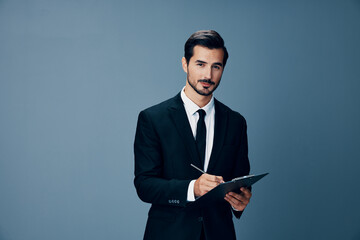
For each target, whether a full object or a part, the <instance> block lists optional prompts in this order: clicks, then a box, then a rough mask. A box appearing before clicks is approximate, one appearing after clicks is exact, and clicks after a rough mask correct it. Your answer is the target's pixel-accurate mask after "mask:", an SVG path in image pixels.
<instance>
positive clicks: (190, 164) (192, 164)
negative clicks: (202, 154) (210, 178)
mask: <svg viewBox="0 0 360 240" xmlns="http://www.w3.org/2000/svg"><path fill="white" fill-rule="evenodd" d="M190 165H191V166H192V167H193V168H195V169H196V170H199V171H200V172H202V173H204V174H205V173H206V172H204V171H203V170H201V169H200V168H198V167H197V166H195V165H194V164H192V163H191V164H190Z"/></svg>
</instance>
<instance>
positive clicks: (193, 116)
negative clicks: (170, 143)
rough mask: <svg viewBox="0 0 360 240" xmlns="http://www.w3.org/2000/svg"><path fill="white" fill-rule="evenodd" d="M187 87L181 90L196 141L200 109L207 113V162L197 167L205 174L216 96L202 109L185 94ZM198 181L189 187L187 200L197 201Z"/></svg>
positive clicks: (210, 146) (206, 160)
mask: <svg viewBox="0 0 360 240" xmlns="http://www.w3.org/2000/svg"><path fill="white" fill-rule="evenodd" d="M184 89H185V87H184V88H183V89H182V90H181V99H182V101H183V102H184V108H185V111H186V115H187V118H188V120H189V123H190V126H191V131H192V133H193V136H194V138H195V139H196V128H197V122H198V120H199V113H198V112H197V111H198V110H199V109H203V110H204V111H205V112H206V115H205V119H204V121H205V125H206V148H205V161H204V166H197V167H199V168H203V169H204V172H206V171H207V168H208V166H209V160H210V155H211V150H212V147H213V143H214V126H215V106H214V96H212V98H211V100H210V102H209V103H208V104H206V105H205V106H204V107H202V108H200V107H199V106H198V105H196V104H195V103H194V102H193V101H191V100H190V98H188V97H187V96H186V94H185V91H184ZM195 181H196V180H192V181H191V182H190V184H189V187H188V194H187V200H188V201H195V194H194V184H195Z"/></svg>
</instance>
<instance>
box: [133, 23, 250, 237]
mask: <svg viewBox="0 0 360 240" xmlns="http://www.w3.org/2000/svg"><path fill="white" fill-rule="evenodd" d="M227 58H228V53H227V50H226V48H225V46H224V41H223V39H222V38H221V36H220V35H219V34H218V33H217V32H215V31H212V30H210V31H198V32H195V33H194V34H192V35H191V36H190V38H189V39H188V40H187V42H186V43H185V56H184V57H183V58H182V67H183V69H184V71H185V73H186V74H187V80H186V85H185V87H184V88H183V89H182V91H181V92H180V93H179V94H177V95H176V96H175V97H173V98H171V99H169V100H167V101H164V102H162V103H160V104H158V105H155V106H153V107H150V108H148V109H146V110H144V111H142V112H140V114H139V118H138V124H137V129H136V136H135V143H134V152H135V179H134V183H135V187H136V190H137V193H138V195H139V197H140V199H141V200H143V201H144V202H148V203H151V204H152V206H151V208H150V211H149V217H148V221H147V224H146V229H145V236H144V239H166V240H168V239H182V240H192V239H194V240H195V239H196V240H198V239H206V240H211V239H227V240H228V239H236V237H235V230H234V224H233V221H232V213H233V214H234V215H235V217H237V218H239V217H240V216H241V213H242V211H243V210H244V209H245V207H246V206H247V204H248V203H249V200H250V197H251V192H250V191H249V190H248V189H245V188H241V189H240V191H239V193H235V192H230V193H228V194H227V195H226V197H225V199H224V201H223V202H221V203H216V204H214V205H211V206H196V207H191V206H194V205H192V202H193V201H194V200H195V199H196V198H198V197H200V196H202V195H204V194H205V193H207V192H208V191H210V190H211V189H213V188H214V187H216V186H217V185H218V184H220V183H221V182H223V181H229V180H231V179H233V178H235V177H240V176H244V175H248V174H249V170H250V166H249V160H248V146H247V134H246V122H245V119H244V118H243V117H242V116H241V115H240V114H239V113H237V112H234V111H232V110H231V109H230V108H228V107H226V106H225V105H223V104H222V103H220V102H219V101H217V100H216V99H214V97H213V92H214V91H215V89H216V88H217V87H218V86H219V83H220V80H221V76H222V73H223V70H224V67H225V64H226V61H227ZM191 164H193V165H195V166H197V167H199V168H201V169H203V170H204V172H206V174H202V173H201V172H200V171H199V170H197V169H195V168H194V167H192V166H191Z"/></svg>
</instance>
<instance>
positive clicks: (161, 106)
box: [140, 95, 178, 116]
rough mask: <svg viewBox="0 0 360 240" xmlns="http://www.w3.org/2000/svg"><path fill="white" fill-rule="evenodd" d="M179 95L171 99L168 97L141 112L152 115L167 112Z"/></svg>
mask: <svg viewBox="0 0 360 240" xmlns="http://www.w3.org/2000/svg"><path fill="white" fill-rule="evenodd" d="M177 98H178V95H176V96H175V97H172V98H170V99H167V100H165V101H163V102H160V103H158V104H155V105H153V106H151V107H148V108H146V109H144V110H142V111H141V112H140V114H146V115H151V116H159V115H162V114H164V113H165V111H166V110H167V109H168V108H169V107H170V106H172V105H173V104H174V102H176V101H177V100H178V99H177Z"/></svg>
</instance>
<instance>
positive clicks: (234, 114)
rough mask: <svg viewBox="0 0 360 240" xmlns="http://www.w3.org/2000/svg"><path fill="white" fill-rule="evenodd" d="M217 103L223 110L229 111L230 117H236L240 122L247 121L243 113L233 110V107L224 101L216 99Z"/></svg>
mask: <svg viewBox="0 0 360 240" xmlns="http://www.w3.org/2000/svg"><path fill="white" fill-rule="evenodd" d="M216 104H217V105H218V107H219V108H221V109H223V111H226V112H228V113H229V117H230V118H231V119H234V120H236V121H240V122H246V120H245V118H244V116H243V115H241V114H240V113H239V112H237V111H234V110H232V109H231V108H229V107H228V106H226V105H225V104H223V103H222V102H220V101H218V100H216Z"/></svg>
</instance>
